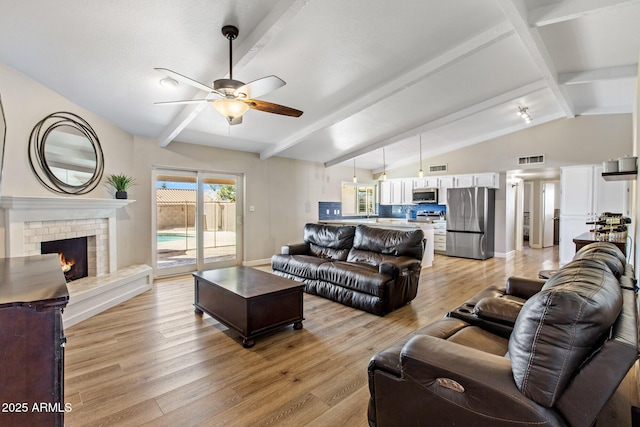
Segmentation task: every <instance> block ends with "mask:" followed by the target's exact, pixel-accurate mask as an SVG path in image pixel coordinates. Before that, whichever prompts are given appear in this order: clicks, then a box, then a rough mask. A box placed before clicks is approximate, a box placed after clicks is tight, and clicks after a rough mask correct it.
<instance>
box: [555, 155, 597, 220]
mask: <svg viewBox="0 0 640 427" xmlns="http://www.w3.org/2000/svg"><path fill="white" fill-rule="evenodd" d="M560 191H561V195H562V197H561V200H560V213H561V214H562V215H594V209H593V166H592V165H587V166H571V167H566V168H562V169H561V175H560Z"/></svg>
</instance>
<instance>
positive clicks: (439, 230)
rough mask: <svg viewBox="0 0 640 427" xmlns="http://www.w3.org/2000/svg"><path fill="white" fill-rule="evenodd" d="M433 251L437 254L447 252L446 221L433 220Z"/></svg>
mask: <svg viewBox="0 0 640 427" xmlns="http://www.w3.org/2000/svg"><path fill="white" fill-rule="evenodd" d="M433 225H434V226H435V228H434V230H433V251H434V252H435V253H437V254H442V255H445V254H446V253H447V221H434V222H433Z"/></svg>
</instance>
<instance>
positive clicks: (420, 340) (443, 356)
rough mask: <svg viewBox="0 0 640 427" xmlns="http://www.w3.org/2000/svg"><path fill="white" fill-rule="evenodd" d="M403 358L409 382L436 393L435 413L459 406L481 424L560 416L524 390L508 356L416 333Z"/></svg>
mask: <svg viewBox="0 0 640 427" xmlns="http://www.w3.org/2000/svg"><path fill="white" fill-rule="evenodd" d="M400 363H401V367H402V372H401V375H402V378H403V379H404V380H405V381H410V382H414V383H417V385H418V386H419V388H421V389H423V390H425V391H426V392H427V393H429V394H430V395H431V396H434V397H435V396H438V397H437V398H435V399H434V400H431V404H430V405H428V406H429V407H430V408H429V409H430V411H433V412H432V415H435V414H437V413H438V411H443V410H446V408H448V410H449V411H450V410H451V408H452V407H457V408H458V410H459V411H460V412H464V413H466V414H468V416H471V417H472V418H473V419H476V421H477V422H478V425H497V424H499V425H504V424H506V423H510V422H513V423H514V424H516V423H532V424H534V423H535V424H541V425H551V424H554V423H550V424H545V423H540V422H539V421H540V420H547V421H550V419H554V418H556V415H554V414H553V411H552V410H550V409H548V408H544V407H543V406H541V405H538V404H537V403H535V402H534V401H532V400H530V399H528V398H527V397H525V396H524V395H523V394H522V393H520V391H519V390H518V388H517V387H516V384H515V382H514V380H513V374H512V371H511V364H510V361H509V359H507V358H506V357H502V356H496V355H494V354H490V353H485V352H483V351H481V350H477V349H474V348H470V347H466V346H463V345H461V344H457V343H454V342H451V341H447V340H443V339H440V338H436V337H432V336H428V335H416V336H414V337H412V338H411V339H410V340H409V341H408V342H407V343H406V344H405V345H404V347H403V349H402V351H401V354H400ZM423 407H424V406H423ZM440 413H441V412H440ZM459 415H460V414H459ZM481 420H484V424H483V423H482V422H481ZM487 420H489V421H491V420H492V421H491V422H488V421H487ZM496 421H499V422H497V423H496ZM487 422H488V423H487Z"/></svg>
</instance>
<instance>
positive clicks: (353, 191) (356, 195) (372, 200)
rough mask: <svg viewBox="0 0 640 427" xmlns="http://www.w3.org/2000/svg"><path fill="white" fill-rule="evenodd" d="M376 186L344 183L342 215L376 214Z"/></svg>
mask: <svg viewBox="0 0 640 427" xmlns="http://www.w3.org/2000/svg"><path fill="white" fill-rule="evenodd" d="M376 193H377V191H376V186H375V185H371V184H356V183H352V182H343V183H342V192H341V197H342V216H355V215H376V214H377V213H378V212H377V209H376V202H377V200H376V197H377V196H376Z"/></svg>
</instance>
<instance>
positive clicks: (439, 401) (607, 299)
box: [368, 256, 638, 427]
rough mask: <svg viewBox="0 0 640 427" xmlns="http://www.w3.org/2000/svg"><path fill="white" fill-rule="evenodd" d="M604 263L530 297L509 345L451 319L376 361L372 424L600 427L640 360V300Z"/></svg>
mask: <svg viewBox="0 0 640 427" xmlns="http://www.w3.org/2000/svg"><path fill="white" fill-rule="evenodd" d="M597 258H598V257H591V258H589V257H582V256H577V259H575V260H574V261H572V262H571V263H569V264H567V265H566V266H564V267H562V268H561V269H560V270H559V271H558V272H557V273H556V274H555V275H554V276H553V277H552V278H550V279H549V280H548V281H547V282H546V283H545V284H544V285H543V286H542V288H541V289H540V291H539V292H535V293H533V295H531V296H529V297H528V298H523V301H524V302H523V304H522V306H521V307H520V310H519V311H518V314H517V317H516V320H515V323H514V324H513V328H512V332H511V333H510V334H509V335H508V336H504V335H501V334H499V333H496V332H495V331H491V330H489V329H487V328H485V327H483V326H482V324H472V323H469V322H466V321H465V320H463V319H461V318H456V317H445V318H443V319H441V320H438V321H436V322H434V323H432V324H430V325H427V326H425V327H424V328H422V329H420V330H418V331H417V332H416V333H414V334H413V335H412V336H410V337H408V338H405V339H403V340H401V341H399V342H398V343H396V344H395V345H393V346H391V347H389V348H387V349H385V350H382V351H380V352H378V353H377V354H376V355H374V356H373V357H372V359H371V361H370V363H369V368H368V372H369V389H370V395H371V397H370V401H369V411H368V418H369V424H370V425H371V426H372V427H385V426H450V425H469V426H492V427H493V426H496V427H500V426H523V425H536V426H590V425H592V423H593V422H594V420H595V419H596V417H597V416H598V413H599V412H600V410H601V409H602V408H603V406H604V405H605V404H606V402H607V401H608V400H609V398H610V397H611V396H612V394H613V393H614V392H615V390H616V389H617V387H618V385H619V384H620V382H621V381H622V379H623V378H624V376H625V375H626V374H627V372H628V370H629V368H630V367H631V366H632V365H633V363H634V362H635V361H636V360H637V358H638V324H637V320H638V319H637V302H636V292H635V291H634V290H633V289H632V288H629V287H626V286H622V285H623V283H622V282H621V281H620V280H619V279H618V277H616V275H615V274H614V273H612V272H611V270H610V267H609V265H608V264H607V263H606V262H605V261H603V260H602V259H597ZM614 264H615V262H614ZM479 325H480V326H479Z"/></svg>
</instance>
